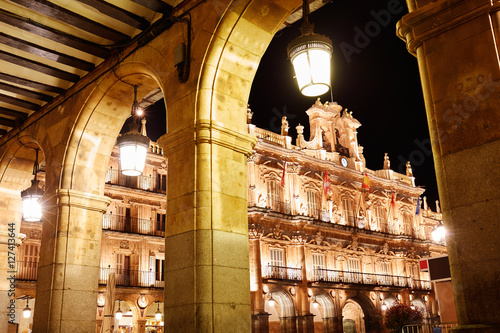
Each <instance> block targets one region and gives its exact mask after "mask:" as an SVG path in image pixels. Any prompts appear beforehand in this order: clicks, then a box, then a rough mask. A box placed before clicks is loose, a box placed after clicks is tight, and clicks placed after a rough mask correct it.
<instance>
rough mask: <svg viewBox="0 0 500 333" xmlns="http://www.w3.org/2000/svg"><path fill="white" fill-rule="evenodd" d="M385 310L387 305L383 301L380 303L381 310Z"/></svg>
mask: <svg viewBox="0 0 500 333" xmlns="http://www.w3.org/2000/svg"><path fill="white" fill-rule="evenodd" d="M385 310H387V305H386V304H385V302H384V303H382V311H385Z"/></svg>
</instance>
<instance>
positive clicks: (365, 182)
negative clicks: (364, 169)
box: [363, 173, 372, 191]
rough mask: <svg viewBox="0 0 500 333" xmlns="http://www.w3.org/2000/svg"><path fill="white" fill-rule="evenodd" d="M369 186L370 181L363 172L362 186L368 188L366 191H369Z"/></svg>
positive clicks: (370, 184) (370, 185)
mask: <svg viewBox="0 0 500 333" xmlns="http://www.w3.org/2000/svg"><path fill="white" fill-rule="evenodd" d="M371 187H372V181H371V180H370V178H369V177H368V174H366V173H365V178H364V179H363V188H366V189H368V191H370V189H371Z"/></svg>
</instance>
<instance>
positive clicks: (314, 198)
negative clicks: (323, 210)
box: [307, 190, 319, 218]
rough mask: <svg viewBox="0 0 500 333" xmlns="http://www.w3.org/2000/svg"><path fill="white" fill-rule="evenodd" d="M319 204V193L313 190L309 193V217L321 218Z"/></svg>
mask: <svg viewBox="0 0 500 333" xmlns="http://www.w3.org/2000/svg"><path fill="white" fill-rule="evenodd" d="M318 202H319V199H318V192H316V191H311V190H309V191H307V211H308V213H309V216H312V217H316V218H318V217H319V214H318V213H319V209H318Z"/></svg>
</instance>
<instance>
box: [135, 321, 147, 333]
mask: <svg viewBox="0 0 500 333" xmlns="http://www.w3.org/2000/svg"><path fill="white" fill-rule="evenodd" d="M137 333H146V319H137Z"/></svg>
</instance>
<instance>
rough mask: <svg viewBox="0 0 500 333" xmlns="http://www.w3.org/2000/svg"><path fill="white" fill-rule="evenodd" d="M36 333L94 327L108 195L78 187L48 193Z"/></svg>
mask: <svg viewBox="0 0 500 333" xmlns="http://www.w3.org/2000/svg"><path fill="white" fill-rule="evenodd" d="M44 199H46V201H45V205H46V206H45V207H46V210H45V211H44V223H43V230H42V243H41V249H40V262H39V266H38V267H39V268H38V282H37V286H36V303H37V304H36V308H35V313H34V320H33V331H34V332H61V333H62V332H93V331H94V330H95V329H96V307H97V303H96V302H97V288H98V281H99V259H100V255H101V253H100V252H101V231H102V214H103V213H104V212H105V211H106V207H107V206H108V205H109V203H110V201H111V200H110V199H109V198H107V197H102V196H97V195H93V194H89V193H83V192H79V191H74V190H67V189H65V190H57V191H56V193H54V194H53V195H52V196H50V194H47V193H46V194H45V196H44Z"/></svg>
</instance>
